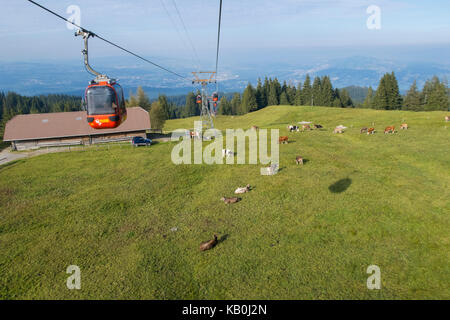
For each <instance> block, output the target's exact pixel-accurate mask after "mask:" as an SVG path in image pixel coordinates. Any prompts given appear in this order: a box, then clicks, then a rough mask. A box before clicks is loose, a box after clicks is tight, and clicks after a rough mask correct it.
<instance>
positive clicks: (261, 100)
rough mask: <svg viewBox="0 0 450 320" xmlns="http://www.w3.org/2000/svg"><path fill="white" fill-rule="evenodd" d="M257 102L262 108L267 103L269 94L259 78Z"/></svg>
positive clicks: (259, 107)
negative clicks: (267, 94)
mask: <svg viewBox="0 0 450 320" xmlns="http://www.w3.org/2000/svg"><path fill="white" fill-rule="evenodd" d="M256 103H257V104H258V109H262V108H264V107H265V106H266V105H267V96H266V92H265V90H264V87H263V86H262V84H261V79H259V78H258V85H257V86H256Z"/></svg>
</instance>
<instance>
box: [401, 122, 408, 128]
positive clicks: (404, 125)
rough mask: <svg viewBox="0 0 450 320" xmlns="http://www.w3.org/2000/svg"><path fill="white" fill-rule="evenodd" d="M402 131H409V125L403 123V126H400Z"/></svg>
mask: <svg viewBox="0 0 450 320" xmlns="http://www.w3.org/2000/svg"><path fill="white" fill-rule="evenodd" d="M400 129H401V130H408V124H407V123H403V124H402V125H401V126H400Z"/></svg>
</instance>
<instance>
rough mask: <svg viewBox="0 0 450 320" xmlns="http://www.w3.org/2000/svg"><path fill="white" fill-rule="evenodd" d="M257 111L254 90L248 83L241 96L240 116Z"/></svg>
mask: <svg viewBox="0 0 450 320" xmlns="http://www.w3.org/2000/svg"><path fill="white" fill-rule="evenodd" d="M256 110H258V103H257V102H256V94H255V89H253V86H252V85H251V84H250V83H249V84H248V85H247V88H245V90H244V93H243V94H242V102H241V112H242V113H241V114H245V113H248V112H252V111H256Z"/></svg>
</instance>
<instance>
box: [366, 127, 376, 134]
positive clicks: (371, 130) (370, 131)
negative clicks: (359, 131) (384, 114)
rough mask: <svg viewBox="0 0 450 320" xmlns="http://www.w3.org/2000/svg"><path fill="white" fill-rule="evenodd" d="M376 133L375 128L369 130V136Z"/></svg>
mask: <svg viewBox="0 0 450 320" xmlns="http://www.w3.org/2000/svg"><path fill="white" fill-rule="evenodd" d="M374 133H375V128H369V129H368V130H367V134H374Z"/></svg>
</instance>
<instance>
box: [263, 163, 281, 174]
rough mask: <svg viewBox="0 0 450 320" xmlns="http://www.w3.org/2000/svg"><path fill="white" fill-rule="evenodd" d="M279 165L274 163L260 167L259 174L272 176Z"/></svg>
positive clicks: (276, 171)
mask: <svg viewBox="0 0 450 320" xmlns="http://www.w3.org/2000/svg"><path fill="white" fill-rule="evenodd" d="M278 170H279V166H278V164H276V163H274V164H272V165H271V166H270V167H265V168H261V175H263V176H273V175H275V174H277V173H278Z"/></svg>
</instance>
